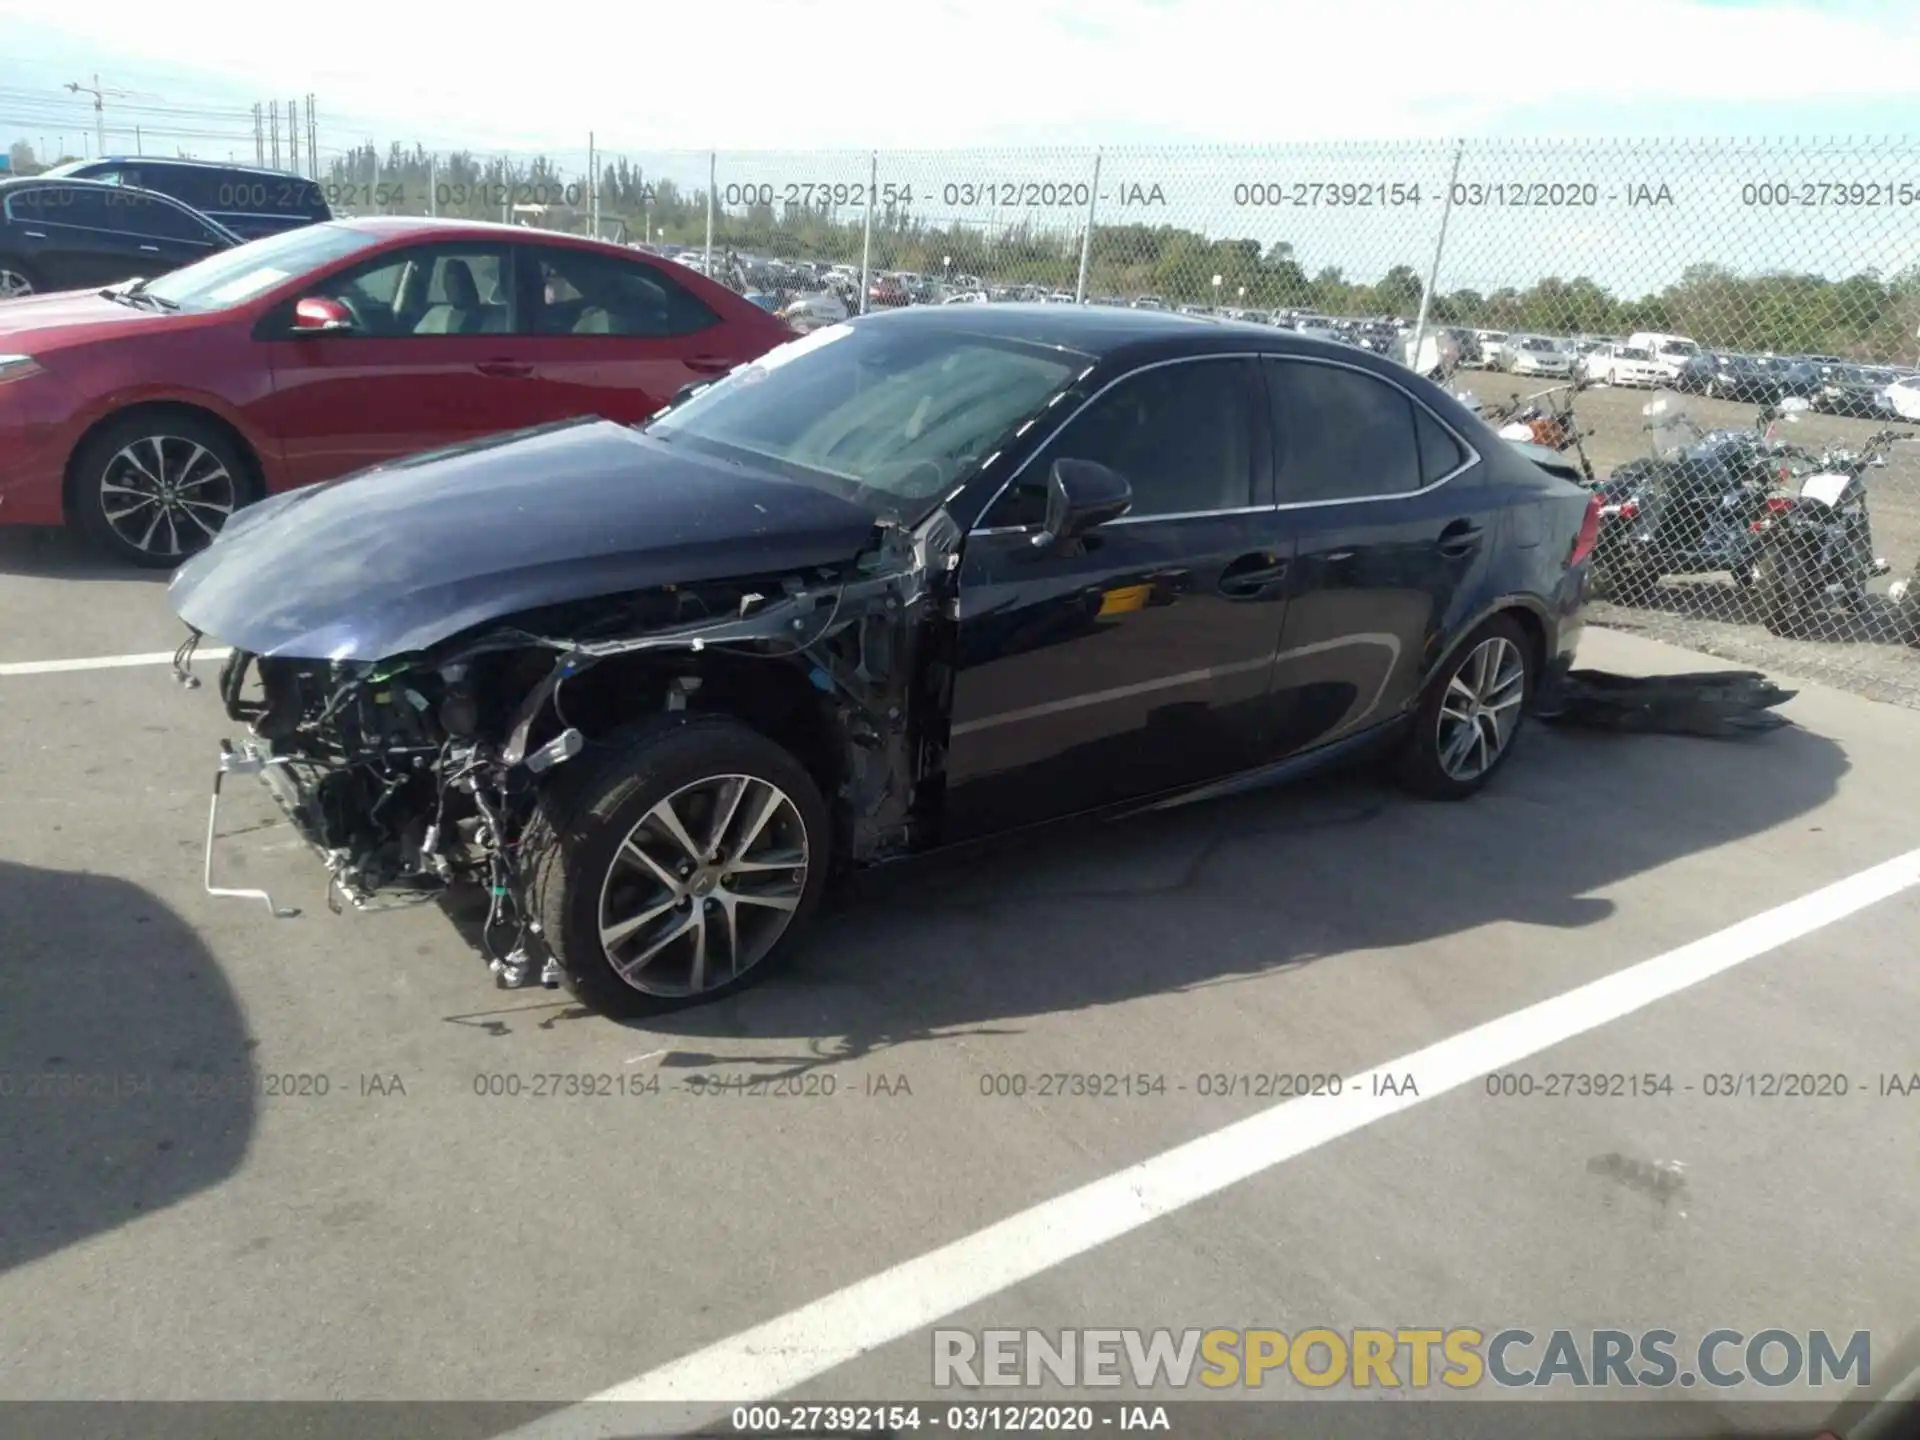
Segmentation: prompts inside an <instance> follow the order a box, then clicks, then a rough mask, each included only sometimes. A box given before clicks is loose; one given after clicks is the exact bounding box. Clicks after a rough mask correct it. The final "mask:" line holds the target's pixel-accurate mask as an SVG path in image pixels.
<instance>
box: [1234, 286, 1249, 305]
mask: <svg viewBox="0 0 1920 1440" xmlns="http://www.w3.org/2000/svg"><path fill="white" fill-rule="evenodd" d="M1235 299H1236V300H1237V301H1238V303H1239V306H1240V308H1241V309H1242V310H1244V309H1246V308H1247V287H1246V286H1244V285H1242V286H1241V287H1240V293H1239V294H1238V295H1237V296H1236V297H1235Z"/></svg>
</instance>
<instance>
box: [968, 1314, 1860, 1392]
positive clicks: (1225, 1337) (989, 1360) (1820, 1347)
mask: <svg viewBox="0 0 1920 1440" xmlns="http://www.w3.org/2000/svg"><path fill="white" fill-rule="evenodd" d="M933 1383H934V1385H935V1386H936V1387H940V1388H946V1387H949V1386H957V1387H965V1388H968V1389H973V1388H978V1387H986V1388H1027V1387H1039V1386H1046V1385H1065V1386H1070V1387H1076V1388H1077V1387H1083V1386H1084V1387H1095V1388H1109V1387H1115V1386H1130V1387H1132V1388H1135V1389H1142V1390H1150V1389H1156V1388H1159V1387H1162V1386H1166V1387H1171V1388H1173V1389H1187V1388H1191V1387H1193V1386H1196V1385H1197V1386H1200V1387H1202V1388H1204V1389H1208V1390H1224V1389H1234V1388H1239V1389H1254V1390H1257V1389H1261V1388H1265V1387H1278V1386H1283V1385H1299V1386H1305V1387H1307V1388H1308V1389H1314V1390H1327V1389H1331V1388H1333V1387H1335V1386H1350V1387H1351V1388H1353V1389H1356V1390H1379V1389H1387V1390H1424V1389H1429V1388H1431V1387H1434V1386H1444V1387H1446V1388H1448V1389H1452V1390H1470V1389H1474V1388H1476V1387H1479V1386H1483V1385H1487V1384H1492V1385H1495V1386H1499V1387H1502V1388H1527V1389H1541V1388H1547V1387H1554V1386H1564V1387H1568V1388H1573V1389H1583V1390H1584V1389H1593V1388H1617V1387H1619V1388H1628V1389H1633V1388H1640V1387H1651V1388H1656V1389H1657V1388H1664V1387H1668V1386H1680V1387H1683V1388H1686V1387H1692V1386H1696V1385H1705V1386H1707V1387H1708V1388H1711V1389H1728V1388H1732V1387H1734V1386H1739V1385H1747V1384H1754V1385H1762V1386H1767V1387H1771V1388H1781V1387H1786V1386H1805V1387H1813V1388H1826V1387H1830V1386H1848V1387H1853V1386H1866V1385H1870V1384H1871V1383H1872V1339H1871V1337H1870V1335H1869V1334H1868V1332H1867V1331H1864V1330H1856V1331H1853V1332H1852V1333H1851V1334H1845V1335H1829V1333H1828V1332H1827V1331H1825V1330H1806V1331H1792V1330H1783V1329H1767V1330H1759V1331H1755V1332H1753V1333H1751V1334H1749V1333H1747V1332H1745V1331H1741V1330H1733V1329H1721V1330H1711V1331H1708V1332H1707V1333H1706V1334H1705V1335H1703V1336H1701V1337H1700V1339H1699V1340H1697V1341H1694V1342H1686V1341H1683V1340H1682V1339H1681V1338H1680V1336H1679V1335H1677V1334H1676V1333H1675V1332H1673V1331H1671V1330H1643V1331H1638V1332H1635V1331H1628V1330H1590V1331H1575V1330H1547V1331H1540V1332H1535V1331H1532V1330H1527V1329H1521V1328H1517V1327H1514V1328H1508V1329H1504V1330H1496V1331H1492V1332H1487V1331H1482V1330H1477V1329H1472V1328H1469V1327H1464V1326H1461V1327H1455V1328H1453V1329H1447V1330H1442V1329H1437V1328H1435V1329H1424V1328H1421V1329H1406V1328H1400V1329H1384V1328H1383V1329H1367V1328H1360V1329H1352V1330H1333V1329H1322V1328H1315V1329H1307V1330H1300V1331H1297V1332H1295V1333H1293V1334H1292V1335H1289V1334H1288V1333H1287V1332H1285V1331H1282V1330H1246V1329H1241V1330H1230V1329H1213V1330H1198V1329H1194V1330H1180V1331H1175V1330H1164V1329H1163V1330H1122V1329H1107V1330H1093V1329H1083V1330H1062V1331H1054V1332H1048V1331H1043V1330H981V1331H978V1332H975V1331H971V1330H944V1329H942V1330H935V1331H934V1332H933Z"/></svg>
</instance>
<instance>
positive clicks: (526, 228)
mask: <svg viewBox="0 0 1920 1440" xmlns="http://www.w3.org/2000/svg"><path fill="white" fill-rule="evenodd" d="M322 223H324V224H328V225H337V226H339V227H341V228H342V229H346V230H357V231H359V232H360V233H361V234H363V235H377V236H379V237H380V238H381V239H383V240H386V239H394V238H398V237H401V236H408V235H411V236H416V237H418V238H420V239H422V240H430V239H446V240H458V239H463V238H469V237H484V238H486V239H489V240H517V241H520V242H522V243H525V244H532V243H536V242H537V243H539V244H543V245H544V244H553V245H575V246H580V247H583V248H587V249H593V250H607V251H613V252H616V253H618V254H621V255H625V256H629V257H631V256H632V255H634V254H635V253H636V252H635V250H634V248H633V247H632V246H631V245H622V244H620V243H619V242H618V241H614V240H596V239H594V238H593V237H592V236H590V235H569V234H567V233H566V232H564V231H560V230H537V229H535V228H534V227H533V226H531V225H503V224H501V223H500V222H499V221H498V220H443V219H440V218H438V217H436V216H430V215H358V216H336V217H335V218H334V219H332V220H328V221H324V222H322ZM639 253H644V252H639ZM653 258H654V259H656V260H665V259H668V258H669V257H667V256H665V255H656V256H654V257H653Z"/></svg>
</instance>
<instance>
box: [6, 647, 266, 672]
mask: <svg viewBox="0 0 1920 1440" xmlns="http://www.w3.org/2000/svg"><path fill="white" fill-rule="evenodd" d="M232 653H233V652H232V651H230V650H196V651H194V652H193V658H194V659H196V660H224V659H226V658H227V656H228V655H230V654H232ZM172 662H173V651H171V650H152V651H149V652H148V653H146V654H145V655H89V656H87V657H86V658H85V659H82V660H6V661H0V675H56V674H59V673H60V672H61V671H64V670H119V669H121V668H123V667H124V666H128V665H168V664H171V663H172Z"/></svg>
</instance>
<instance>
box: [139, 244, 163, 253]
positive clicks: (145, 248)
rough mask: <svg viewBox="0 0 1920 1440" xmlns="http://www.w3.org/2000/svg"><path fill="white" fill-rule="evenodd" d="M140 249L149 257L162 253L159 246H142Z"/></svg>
mask: <svg viewBox="0 0 1920 1440" xmlns="http://www.w3.org/2000/svg"><path fill="white" fill-rule="evenodd" d="M140 248H141V250H143V251H145V252H146V253H147V254H149V255H158V254H159V253H160V247H159V246H158V245H142V246H141V247H140Z"/></svg>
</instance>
